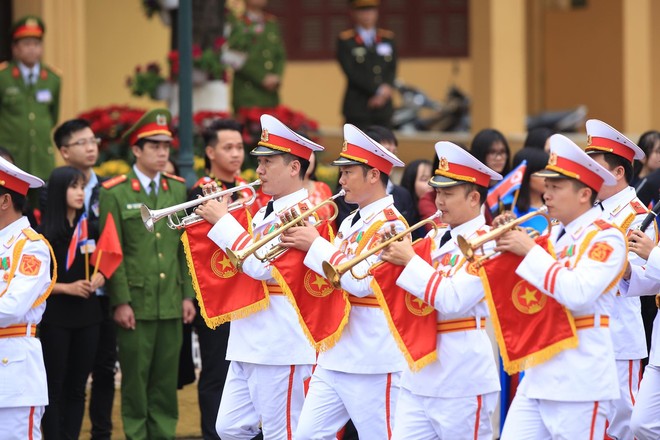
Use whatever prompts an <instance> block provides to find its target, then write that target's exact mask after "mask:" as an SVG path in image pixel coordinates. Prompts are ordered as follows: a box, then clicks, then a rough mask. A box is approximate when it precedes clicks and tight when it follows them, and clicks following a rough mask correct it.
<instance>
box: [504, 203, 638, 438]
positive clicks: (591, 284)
mask: <svg viewBox="0 0 660 440" xmlns="http://www.w3.org/2000/svg"><path fill="white" fill-rule="evenodd" d="M600 215H601V210H600V208H599V207H595V208H591V209H590V210H589V211H587V212H586V213H584V214H582V215H581V216H579V217H578V218H576V219H575V220H573V221H572V222H571V223H569V224H568V225H566V226H565V231H566V232H565V234H564V235H563V236H562V237H561V238H559V240H557V237H558V234H559V233H560V229H561V227H555V228H554V229H553V230H552V233H551V237H550V242H551V243H552V244H553V246H554V250H555V253H556V255H557V259H555V258H553V257H552V256H551V255H550V254H548V253H547V252H546V251H545V250H543V248H541V247H540V246H535V247H534V248H533V249H532V250H531V251H530V252H529V253H528V254H527V256H526V257H525V258H524V259H523V261H522V262H521V263H520V265H519V266H518V268H517V269H516V273H517V274H518V275H519V276H520V277H522V278H524V279H525V280H527V281H528V282H530V283H531V284H533V285H534V286H536V287H537V288H538V289H539V290H540V291H541V292H543V293H544V294H546V295H549V296H551V297H552V298H554V299H556V300H557V301H558V302H559V303H560V304H563V305H564V306H566V307H567V308H568V309H569V311H570V312H571V314H572V315H573V317H574V318H575V321H576V327H577V334H578V340H579V345H578V347H577V348H575V349H569V350H565V351H562V352H561V353H559V354H558V355H556V356H555V357H553V358H552V359H550V360H549V361H547V362H545V363H542V364H540V365H537V366H535V367H532V368H530V369H529V370H527V371H526V372H525V377H524V378H523V380H522V382H521V383H520V386H519V387H518V390H517V392H516V397H515V398H514V400H513V403H512V405H511V408H510V409H509V413H508V415H507V419H506V423H505V424H504V431H503V433H502V439H503V440H504V439H515V440H519V439H538V438H547V437H552V438H566V439H573V438H575V439H578V438H599V437H598V436H601V437H602V435H603V432H604V430H605V421H606V417H607V415H608V414H609V408H610V404H611V402H610V401H611V400H613V399H618V398H619V395H620V393H619V382H618V378H617V371H616V364H615V362H614V348H613V346H612V338H611V335H610V330H609V327H608V324H609V316H610V315H611V313H612V309H613V305H614V297H615V294H616V292H617V285H616V283H615V281H617V280H618V275H619V274H620V273H621V270H622V268H623V265H624V262H625V258H626V256H625V251H626V243H625V239H624V237H623V234H622V233H621V231H620V230H619V229H617V228H615V227H611V226H610V227H608V225H607V223H605V222H604V221H602V220H601V221H599V222H600V223H596V224H595V223H594V222H595V221H596V220H598V218H599V217H600ZM598 224H600V226H598ZM592 234H593V235H592ZM603 259H604V261H599V260H603ZM594 433H595V435H596V436H595V437H594ZM590 436H591V437H590Z"/></svg>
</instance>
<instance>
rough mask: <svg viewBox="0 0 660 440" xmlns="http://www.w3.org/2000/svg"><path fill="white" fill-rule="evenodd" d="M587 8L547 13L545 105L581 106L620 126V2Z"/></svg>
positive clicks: (609, 0) (593, 3)
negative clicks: (583, 105)
mask: <svg viewBox="0 0 660 440" xmlns="http://www.w3.org/2000/svg"><path fill="white" fill-rule="evenodd" d="M587 5H588V6H587V7H585V8H578V9H558V8H557V9H547V10H546V12H545V17H544V29H545V38H544V48H543V51H544V55H545V56H544V68H545V72H544V78H543V79H544V82H545V83H544V88H543V94H544V101H545V106H546V109H563V108H571V107H576V106H578V105H580V104H585V105H586V106H587V107H588V109H589V114H588V116H589V117H591V118H598V119H602V120H605V121H607V122H608V123H609V124H611V125H613V126H615V127H623V122H624V117H623V108H624V107H623V104H624V101H623V68H622V66H623V42H622V38H623V31H622V28H621V23H622V20H621V14H622V13H623V10H622V3H621V0H598V1H589V2H587ZM539 80H540V79H539ZM625 129H626V128H625V127H623V130H625Z"/></svg>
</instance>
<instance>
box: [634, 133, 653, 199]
mask: <svg viewBox="0 0 660 440" xmlns="http://www.w3.org/2000/svg"><path fill="white" fill-rule="evenodd" d="M637 145H638V146H639V148H641V149H642V151H644V154H645V155H646V157H645V158H644V159H642V160H640V161H635V166H634V169H635V177H634V178H633V180H632V182H630V186H632V187H634V188H635V191H636V192H637V197H638V198H639V200H641V201H642V203H644V204H645V205H649V204H655V203H657V202H658V199H659V198H660V194H658V191H659V190H660V171H659V170H660V132H659V131H656V130H650V131H647V132H646V133H644V134H642V136H641V137H640V138H639V141H638V142H637Z"/></svg>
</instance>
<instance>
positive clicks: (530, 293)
mask: <svg viewBox="0 0 660 440" xmlns="http://www.w3.org/2000/svg"><path fill="white" fill-rule="evenodd" d="M522 297H523V299H524V300H525V301H526V302H527V305H530V304H532V303H535V302H537V301H538V299H537V298H536V290H534V289H527V288H525V293H524V294H523V296H522Z"/></svg>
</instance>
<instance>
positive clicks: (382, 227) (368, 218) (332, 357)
mask: <svg viewBox="0 0 660 440" xmlns="http://www.w3.org/2000/svg"><path fill="white" fill-rule="evenodd" d="M356 212H357V211H356ZM359 212H360V219H359V220H357V221H356V222H355V224H354V225H351V223H352V220H353V217H354V216H355V213H352V214H351V215H349V216H348V217H346V219H345V220H344V221H343V223H342V224H341V226H340V227H339V231H338V232H337V237H336V238H335V242H334V244H332V243H330V242H328V241H327V240H325V239H323V238H321V237H319V238H317V239H316V240H314V243H312V247H311V248H310V249H309V251H308V252H307V256H306V257H305V265H306V266H307V267H309V268H310V269H312V270H313V271H314V272H316V273H318V274H320V275H323V269H322V264H323V261H330V262H331V263H332V264H338V263H341V262H345V261H347V260H350V259H351V258H352V257H354V256H355V255H356V254H359V253H360V251H361V248H364V249H365V250H366V249H368V248H369V247H370V246H371V245H375V244H378V243H379V242H380V234H382V233H383V232H384V231H387V232H389V231H390V228H391V225H394V227H395V228H396V231H397V232H400V231H402V230H404V229H405V227H406V225H405V223H404V221H402V220H400V219H402V218H403V217H401V215H400V214H399V212H398V211H397V210H396V208H394V200H393V198H392V196H386V197H384V198H382V199H380V200H377V201H375V202H373V203H371V204H370V205H367V206H365V207H363V208H360V210H359ZM378 259H379V258H378V256H376V255H373V256H371V257H369V258H367V259H366V260H365V261H363V262H361V263H360V264H359V265H357V266H355V269H354V270H355V273H356V274H363V273H366V272H367V270H368V269H369V267H371V265H373V264H375V263H376V262H377V261H378ZM371 279H372V277H371V276H369V277H367V278H365V279H363V280H356V279H355V278H353V276H352V275H351V274H350V273H346V274H344V276H342V278H341V286H342V288H343V289H344V290H345V291H347V292H348V293H349V294H351V295H354V296H355V297H360V298H363V297H368V298H369V300H372V302H373V303H375V301H376V299H375V297H374V296H373V291H372V290H371V287H370V283H371ZM317 363H318V365H320V366H322V367H323V368H325V369H327V370H334V371H341V372H345V373H365V374H381V373H392V372H396V371H402V370H403V369H404V368H405V366H406V363H405V359H404V358H403V354H401V351H399V348H398V347H397V345H396V341H395V340H394V337H393V336H392V334H391V333H390V329H389V327H388V325H387V321H386V319H385V314H384V313H383V311H382V310H381V308H380V307H373V306H368V307H367V306H361V305H357V304H352V306H351V311H350V315H349V318H348V324H346V327H344V331H343V332H342V334H341V337H340V339H339V341H338V342H337V344H336V345H335V346H334V347H332V348H331V349H330V350H328V351H324V352H322V353H320V354H319V358H318V362H317Z"/></svg>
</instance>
